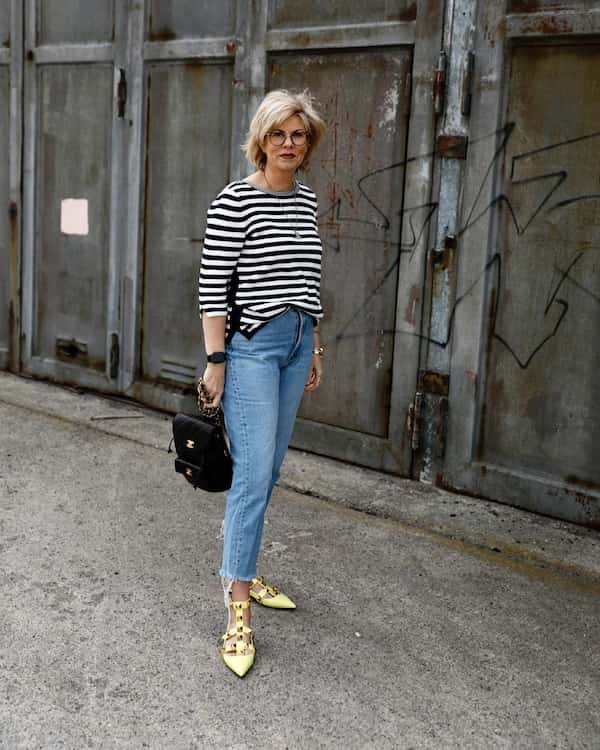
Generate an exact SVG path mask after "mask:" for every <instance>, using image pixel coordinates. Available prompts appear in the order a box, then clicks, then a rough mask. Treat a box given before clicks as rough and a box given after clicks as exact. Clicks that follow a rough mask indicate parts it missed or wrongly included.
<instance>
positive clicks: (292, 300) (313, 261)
mask: <svg viewBox="0 0 600 750" xmlns="http://www.w3.org/2000/svg"><path fill="white" fill-rule="evenodd" d="M321 254H322V248H321V241H320V239H319V234H318V230H317V199H316V196H315V194H314V192H313V191H312V190H311V189H310V188H309V187H307V186H306V185H304V184H302V183H299V182H297V183H296V186H295V189H294V190H293V191H291V192H285V193H283V192H277V193H271V192H267V191H264V190H261V189H260V188H258V187H256V186H254V185H251V184H250V183H248V182H245V181H242V180H238V181H236V182H232V183H230V184H229V185H227V186H226V187H225V188H224V189H223V190H222V191H221V192H220V193H219V195H218V196H217V197H216V198H215V200H214V201H213V202H212V204H211V206H210V208H209V210H208V214H207V221H206V234H205V237H204V247H203V250H202V262H201V265H200V277H199V283H198V300H199V305H200V313H201V315H202V314H204V315H207V316H209V317H211V316H219V315H221V316H225V315H227V316H228V324H227V325H228V336H231V335H233V333H234V332H235V329H234V330H231V319H232V316H231V312H232V309H233V308H234V307H235V308H236V310H237V312H238V316H237V321H236V323H235V328H237V329H239V330H240V331H241V333H243V334H244V335H245V336H246V337H247V338H251V336H252V335H253V334H254V333H256V331H257V330H258V329H259V328H260V327H261V326H262V325H264V324H265V323H267V322H268V321H269V320H271V319H272V318H274V317H276V316H277V315H279V314H280V313H282V312H285V310H286V309H287V308H288V307H290V306H293V307H297V308H300V309H301V310H303V311H304V312H307V313H308V314H310V315H312V316H313V318H315V319H318V318H321V317H322V316H323V311H322V308H321V300H320V284H321ZM234 271H236V276H237V279H236V280H235V281H236V283H234V277H233V274H234ZM230 289H233V292H234V294H235V299H234V300H232V299H229V294H230ZM232 303H233V304H232Z"/></svg>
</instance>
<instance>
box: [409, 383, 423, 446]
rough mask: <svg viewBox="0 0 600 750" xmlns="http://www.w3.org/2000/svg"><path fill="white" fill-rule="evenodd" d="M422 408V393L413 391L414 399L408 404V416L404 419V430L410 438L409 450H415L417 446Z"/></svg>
mask: <svg viewBox="0 0 600 750" xmlns="http://www.w3.org/2000/svg"><path fill="white" fill-rule="evenodd" d="M422 410H423V394H422V393H421V392H419V391H417V392H416V393H415V398H414V401H413V402H412V403H411V404H409V406H408V417H407V421H406V431H407V433H408V437H409V439H410V447H411V450H413V451H416V450H418V448H419V443H420V437H421V414H422Z"/></svg>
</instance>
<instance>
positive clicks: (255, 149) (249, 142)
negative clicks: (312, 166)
mask: <svg viewBox="0 0 600 750" xmlns="http://www.w3.org/2000/svg"><path fill="white" fill-rule="evenodd" d="M294 115H298V117H299V118H300V119H301V120H302V122H303V123H304V128H305V130H306V132H307V134H308V141H307V144H308V148H307V150H306V154H305V156H304V161H303V162H302V167H303V168H304V167H306V166H308V160H309V157H310V155H311V153H312V152H313V151H314V149H315V148H316V147H317V144H318V143H319V141H320V140H321V138H322V137H323V135H324V134H325V123H324V121H323V119H322V118H321V116H320V115H319V114H318V112H317V110H316V109H315V106H314V104H313V97H312V96H311V94H310V92H309V91H308V89H305V90H304V91H302V92H300V93H293V92H291V91H286V90H285V89H277V90H276V91H270V92H269V93H268V94H267V95H266V96H265V98H264V99H263V100H262V102H261V103H260V105H259V107H258V109H257V110H256V114H255V115H254V117H253V118H252V122H251V123H250V129H249V130H248V137H247V138H246V143H244V145H243V146H242V150H243V152H244V154H245V155H246V158H247V159H248V161H249V162H250V163H251V164H253V165H254V166H255V167H257V168H258V169H264V168H265V165H266V163H267V155H266V154H265V152H264V151H263V149H262V144H263V143H264V142H265V138H266V137H267V133H269V131H271V130H272V129H273V128H276V127H277V126H278V125H281V124H282V123H283V122H285V120H287V119H288V118H289V117H293V116H294Z"/></svg>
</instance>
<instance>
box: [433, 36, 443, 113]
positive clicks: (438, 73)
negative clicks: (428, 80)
mask: <svg viewBox="0 0 600 750" xmlns="http://www.w3.org/2000/svg"><path fill="white" fill-rule="evenodd" d="M445 99H446V53H445V52H444V51H443V50H442V51H441V52H440V56H439V57H438V64H437V68H436V69H435V76H434V79H433V111H434V112H435V114H436V115H441V114H442V112H443V111H444V102H445Z"/></svg>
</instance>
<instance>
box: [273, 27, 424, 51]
mask: <svg viewBox="0 0 600 750" xmlns="http://www.w3.org/2000/svg"><path fill="white" fill-rule="evenodd" d="M414 41H415V22H414V21H397V22H393V23H391V22H390V23H373V24H364V23H363V24H351V25H348V26H309V27H303V28H299V29H271V30H270V31H269V32H267V37H266V44H267V47H268V48H269V50H272V51H280V50H287V49H303V50H310V49H327V48H346V47H382V46H389V45H400V44H406V45H409V44H410V45H412V44H414Z"/></svg>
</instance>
